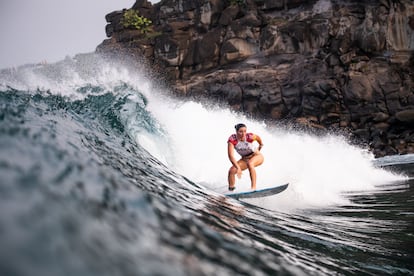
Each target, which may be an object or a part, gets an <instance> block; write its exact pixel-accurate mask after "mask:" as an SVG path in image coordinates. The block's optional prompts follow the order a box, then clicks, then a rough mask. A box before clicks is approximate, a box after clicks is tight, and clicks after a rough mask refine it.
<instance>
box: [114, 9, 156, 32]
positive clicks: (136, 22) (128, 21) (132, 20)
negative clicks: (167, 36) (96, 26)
mask: <svg viewBox="0 0 414 276" xmlns="http://www.w3.org/2000/svg"><path fill="white" fill-rule="evenodd" d="M121 24H122V25H123V26H124V27H125V28H131V27H132V28H134V29H137V30H140V31H141V32H142V33H144V34H145V33H147V32H149V31H150V30H151V25H152V21H151V20H149V19H148V18H146V17H144V16H141V15H139V13H138V11H136V10H133V9H130V10H127V11H126V12H125V13H124V15H123V17H122V19H121Z"/></svg>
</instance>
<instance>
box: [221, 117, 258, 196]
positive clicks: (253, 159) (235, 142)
mask: <svg viewBox="0 0 414 276" xmlns="http://www.w3.org/2000/svg"><path fill="white" fill-rule="evenodd" d="M234 128H235V129H236V133H235V134H232V135H230V137H229V139H228V140H227V153H228V156H229V159H230V162H231V163H232V164H233V166H232V167H231V168H230V169H229V175H228V181H229V191H233V190H234V189H235V188H236V187H235V183H236V177H235V176H236V175H237V177H238V178H240V177H241V175H242V171H244V170H245V169H249V173H250V180H251V188H252V190H256V169H255V167H257V166H260V165H261V164H262V163H263V160H264V158H263V155H262V153H261V152H260V150H261V149H262V147H263V142H262V139H261V138H260V137H259V136H258V135H256V134H253V133H248V132H247V127H246V125H245V124H237V125H235V126H234ZM254 141H256V142H257V143H258V144H259V146H257V144H256V143H253V142H254ZM234 150H236V151H237V153H238V154H240V156H241V159H240V160H238V161H236V158H235V157H234Z"/></svg>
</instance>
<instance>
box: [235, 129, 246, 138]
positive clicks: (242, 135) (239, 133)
mask: <svg viewBox="0 0 414 276" xmlns="http://www.w3.org/2000/svg"><path fill="white" fill-rule="evenodd" d="M246 133H247V128H245V127H241V128H239V130H238V131H237V139H239V140H241V141H244V140H246Z"/></svg>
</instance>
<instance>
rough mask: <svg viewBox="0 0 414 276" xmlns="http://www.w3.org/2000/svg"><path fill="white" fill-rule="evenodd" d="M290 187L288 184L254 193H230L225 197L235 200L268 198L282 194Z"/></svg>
mask: <svg viewBox="0 0 414 276" xmlns="http://www.w3.org/2000/svg"><path fill="white" fill-rule="evenodd" d="M288 186H289V183H286V184H283V185H278V186H275V187H270V188H264V189H258V190H254V191H246V192H239V193H238V192H229V193H226V194H225V195H226V196H228V197H232V198H235V199H239V198H258V197H266V196H271V195H275V194H278V193H281V192H283V191H284V190H286V189H287V187H288Z"/></svg>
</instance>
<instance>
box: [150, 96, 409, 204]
mask: <svg viewBox="0 0 414 276" xmlns="http://www.w3.org/2000/svg"><path fill="white" fill-rule="evenodd" d="M155 101H156V102H155V103H154V104H150V106H149V107H150V110H151V112H152V113H153V114H154V116H155V117H156V118H157V120H159V122H160V124H161V125H162V127H163V128H164V129H165V130H166V132H167V133H168V137H169V139H170V140H169V141H168V147H165V145H163V146H164V148H165V149H166V153H167V152H168V151H170V152H169V153H168V154H171V155H172V156H173V158H172V159H169V160H168V166H170V167H171V168H173V169H174V170H176V171H177V172H179V173H181V174H183V175H185V176H186V177H188V178H189V179H192V180H193V181H195V182H198V183H204V185H206V186H207V187H208V188H209V189H212V190H215V191H225V189H226V185H227V171H228V169H229V167H230V165H231V164H230V162H229V161H228V157H227V143H226V142H227V138H228V136H229V135H230V134H232V133H233V132H234V128H233V127H234V125H235V124H236V123H239V122H244V123H246V124H247V127H248V131H251V132H254V133H257V134H259V135H260V136H261V137H262V139H263V141H264V144H265V146H264V148H263V154H264V156H265V162H264V164H263V165H262V166H260V167H258V168H257V173H258V186H259V187H270V186H272V185H278V184H283V183H286V182H289V183H290V186H289V188H288V190H286V191H285V192H283V193H281V194H279V195H276V196H272V197H269V198H266V199H258V200H252V202H255V203H257V204H258V205H260V206H262V207H266V208H270V209H280V208H284V209H290V208H308V207H312V206H315V207H322V206H327V205H331V204H344V203H347V199H346V197H345V196H344V193H345V192H350V191H360V190H369V189H375V187H376V186H377V185H380V184H384V183H390V182H392V181H397V180H401V179H402V178H404V176H400V175H396V174H394V173H391V172H389V171H386V170H384V169H381V168H377V167H375V166H374V165H373V162H372V161H373V160H374V157H373V155H372V154H370V153H369V152H368V151H367V150H366V149H363V148H359V147H356V146H353V145H350V144H349V143H347V141H346V140H345V139H344V138H343V137H341V136H338V135H327V136H325V137H316V136H312V135H309V134H305V133H301V132H292V131H286V130H283V129H276V130H270V128H267V127H266V125H265V124H264V123H261V122H257V121H253V120H249V119H247V118H245V117H243V116H240V115H238V114H235V113H233V112H231V111H229V110H226V109H219V108H217V109H214V108H206V107H204V106H203V105H201V104H199V103H195V102H191V101H190V102H184V103H178V104H177V103H175V104H173V103H171V102H165V101H164V102H161V101H160V102H158V101H157V100H155ZM167 149H168V150H167ZM236 185H237V189H238V190H247V189H249V187H250V179H249V173H248V171H244V172H243V176H242V179H241V180H238V181H237V184H236Z"/></svg>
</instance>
